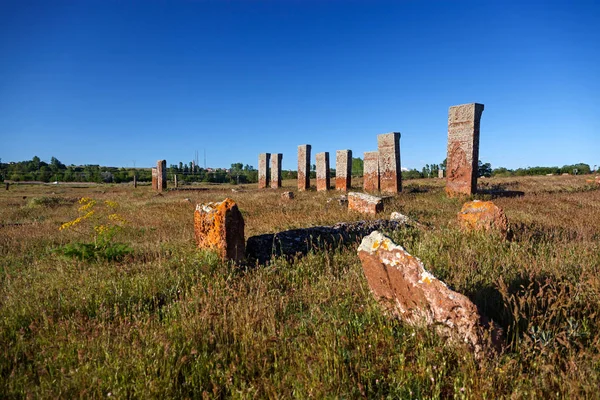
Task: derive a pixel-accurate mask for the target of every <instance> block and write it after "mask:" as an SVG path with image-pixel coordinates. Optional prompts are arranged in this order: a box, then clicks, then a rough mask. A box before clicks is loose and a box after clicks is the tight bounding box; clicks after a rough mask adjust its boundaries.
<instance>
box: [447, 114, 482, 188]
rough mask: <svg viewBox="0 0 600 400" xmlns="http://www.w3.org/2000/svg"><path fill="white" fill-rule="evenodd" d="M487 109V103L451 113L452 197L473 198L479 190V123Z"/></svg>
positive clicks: (449, 162)
mask: <svg viewBox="0 0 600 400" xmlns="http://www.w3.org/2000/svg"><path fill="white" fill-rule="evenodd" d="M483 107H484V106H483V104H478V103H471V104H463V105H460V106H453V107H450V109H449V111H448V157H447V164H446V193H447V194H448V196H451V197H452V196H458V195H470V194H473V193H475V192H476V191H477V169H478V167H479V121H480V119H481V114H482V113H483Z"/></svg>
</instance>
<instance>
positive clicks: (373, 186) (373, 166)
mask: <svg viewBox="0 0 600 400" xmlns="http://www.w3.org/2000/svg"><path fill="white" fill-rule="evenodd" d="M363 189H364V191H365V192H379V152H378V151H365V154H364V161H363Z"/></svg>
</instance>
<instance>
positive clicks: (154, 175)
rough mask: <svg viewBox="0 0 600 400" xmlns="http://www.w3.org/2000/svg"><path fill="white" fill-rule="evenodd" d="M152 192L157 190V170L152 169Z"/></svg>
mask: <svg viewBox="0 0 600 400" xmlns="http://www.w3.org/2000/svg"><path fill="white" fill-rule="evenodd" d="M152 190H158V170H157V169H156V168H152Z"/></svg>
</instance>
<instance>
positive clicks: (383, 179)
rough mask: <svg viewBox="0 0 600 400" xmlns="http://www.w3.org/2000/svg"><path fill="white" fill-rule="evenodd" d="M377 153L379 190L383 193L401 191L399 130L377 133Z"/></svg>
mask: <svg viewBox="0 0 600 400" xmlns="http://www.w3.org/2000/svg"><path fill="white" fill-rule="evenodd" d="M377 148H378V153H379V190H380V191H381V192H383V193H398V192H401V191H402V172H401V170H400V132H391V133H384V134H382V135H377Z"/></svg>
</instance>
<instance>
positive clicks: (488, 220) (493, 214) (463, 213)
mask: <svg viewBox="0 0 600 400" xmlns="http://www.w3.org/2000/svg"><path fill="white" fill-rule="evenodd" d="M458 223H459V225H460V226H461V228H462V229H464V230H467V231H473V230H477V231H488V232H491V231H495V232H498V233H500V234H501V235H502V236H503V237H506V235H507V233H508V219H507V218H506V215H505V214H504V211H503V210H502V209H501V208H500V207H498V206H496V205H495V204H494V203H492V202H491V201H481V200H473V201H469V202H467V203H465V204H464V205H463V206H462V209H461V210H460V212H459V213H458Z"/></svg>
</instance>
